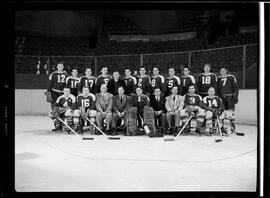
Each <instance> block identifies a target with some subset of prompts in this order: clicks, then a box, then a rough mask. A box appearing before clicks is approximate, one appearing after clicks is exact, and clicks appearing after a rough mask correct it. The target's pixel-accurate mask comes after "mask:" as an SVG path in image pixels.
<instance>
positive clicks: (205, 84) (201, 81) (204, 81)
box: [197, 73, 217, 94]
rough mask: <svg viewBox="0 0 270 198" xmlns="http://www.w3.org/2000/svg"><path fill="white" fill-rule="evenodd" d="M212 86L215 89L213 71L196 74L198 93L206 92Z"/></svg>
mask: <svg viewBox="0 0 270 198" xmlns="http://www.w3.org/2000/svg"><path fill="white" fill-rule="evenodd" d="M210 87H214V88H215V90H216V91H217V76H216V74H214V73H209V74H204V73H201V74H199V75H198V80H197V88H198V92H199V94H207V92H208V89H209V88H210Z"/></svg>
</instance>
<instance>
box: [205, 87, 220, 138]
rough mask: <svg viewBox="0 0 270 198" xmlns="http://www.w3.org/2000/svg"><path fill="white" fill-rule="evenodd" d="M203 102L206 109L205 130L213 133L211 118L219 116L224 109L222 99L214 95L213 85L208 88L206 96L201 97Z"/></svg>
mask: <svg viewBox="0 0 270 198" xmlns="http://www.w3.org/2000/svg"><path fill="white" fill-rule="evenodd" d="M203 104H204V109H205V110H206V115H205V120H206V122H205V132H206V133H210V134H211V133H213V131H212V130H213V119H217V118H219V117H220V116H221V114H222V112H223V110H224V106H223V103H222V100H221V99H220V98H219V97H218V96H216V95H215V88H214V87H210V88H209V89H208V96H205V97H204V98H203ZM222 116H223V114H222Z"/></svg>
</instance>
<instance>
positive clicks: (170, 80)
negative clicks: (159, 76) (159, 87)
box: [165, 76, 182, 96]
mask: <svg viewBox="0 0 270 198" xmlns="http://www.w3.org/2000/svg"><path fill="white" fill-rule="evenodd" d="M175 86H177V87H178V95H181V92H182V87H181V80H180V78H179V77H178V76H173V77H170V76H169V77H167V78H166V80H165V88H166V94H165V96H168V95H171V89H172V88H173V87H175Z"/></svg>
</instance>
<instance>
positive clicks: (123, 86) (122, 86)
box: [117, 86, 125, 90]
mask: <svg viewBox="0 0 270 198" xmlns="http://www.w3.org/2000/svg"><path fill="white" fill-rule="evenodd" d="M119 88H122V89H124V90H125V88H124V86H119V87H118V88H117V89H119Z"/></svg>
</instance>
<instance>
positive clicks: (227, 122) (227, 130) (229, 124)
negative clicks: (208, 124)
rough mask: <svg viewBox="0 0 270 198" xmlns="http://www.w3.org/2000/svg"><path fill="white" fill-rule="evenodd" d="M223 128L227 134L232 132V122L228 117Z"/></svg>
mask: <svg viewBox="0 0 270 198" xmlns="http://www.w3.org/2000/svg"><path fill="white" fill-rule="evenodd" d="M223 129H224V131H225V132H226V133H227V134H230V133H231V122H230V120H228V119H224V121H223Z"/></svg>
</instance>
